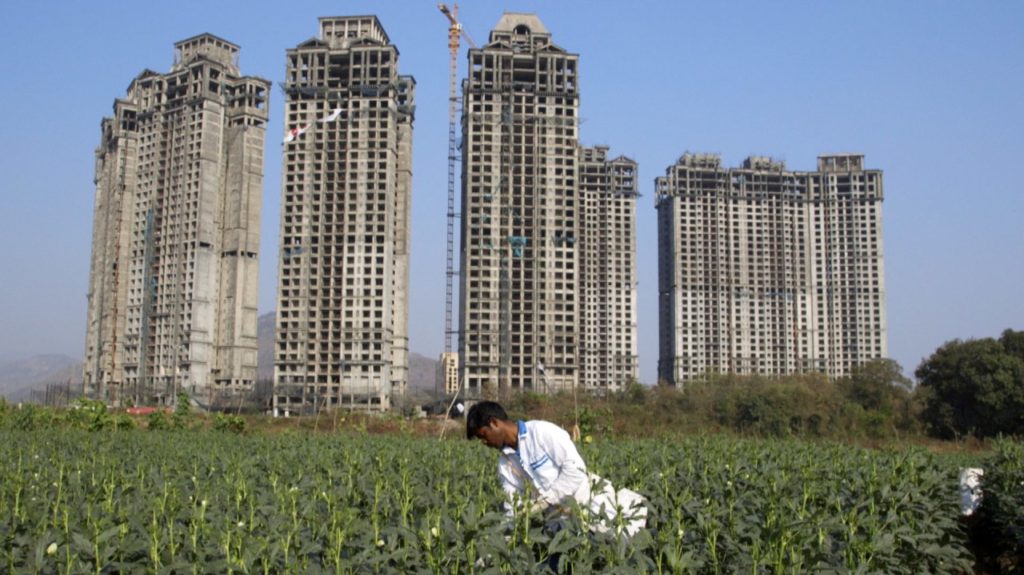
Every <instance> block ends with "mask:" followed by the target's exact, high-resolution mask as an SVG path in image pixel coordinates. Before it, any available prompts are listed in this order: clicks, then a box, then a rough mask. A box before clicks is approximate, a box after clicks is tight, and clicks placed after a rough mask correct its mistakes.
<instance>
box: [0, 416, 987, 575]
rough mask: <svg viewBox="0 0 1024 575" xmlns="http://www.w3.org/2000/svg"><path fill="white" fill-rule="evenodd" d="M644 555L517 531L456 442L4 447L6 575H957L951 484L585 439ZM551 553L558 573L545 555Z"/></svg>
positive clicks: (912, 472)
mask: <svg viewBox="0 0 1024 575" xmlns="http://www.w3.org/2000/svg"><path fill="white" fill-rule="evenodd" d="M581 452H582V454H583V456H584V459H585V460H586V461H587V463H588V466H589V467H590V469H591V470H592V471H594V472H596V473H598V474H600V475H602V476H604V477H605V478H607V479H609V480H610V481H611V482H612V483H614V484H615V485H616V486H617V487H630V488H632V489H634V490H636V491H638V492H640V493H641V494H643V495H644V496H645V497H646V498H647V499H648V500H649V507H650V516H649V518H648V528H647V529H646V530H645V531H642V532H641V533H639V534H638V535H637V536H635V537H633V538H632V539H628V540H627V539H623V538H619V537H616V536H615V535H614V534H601V535H595V534H589V533H587V532H585V531H583V530H580V529H577V528H574V526H572V525H570V527H569V528H568V529H565V530H563V531H561V532H559V533H558V534H556V535H551V534H549V533H547V532H546V531H545V529H544V527H543V525H542V524H541V523H540V522H538V521H535V520H531V519H530V518H528V517H526V518H520V519H517V520H516V521H515V522H514V524H512V525H508V524H507V523H506V520H505V517H504V514H503V513H502V511H501V496H500V489H499V487H498V482H497V477H496V460H495V458H496V452H494V451H493V450H489V449H487V448H485V447H483V446H481V445H480V444H479V443H477V442H468V441H465V440H463V439H460V438H452V439H449V440H444V441H439V440H436V439H422V438H408V437H398V436H371V435H361V434H350V435H345V434H337V435H322V434H321V435H317V434H308V433H285V434H279V435H267V436H252V437H249V436H238V435H233V434H227V433H216V432H209V431H207V432H187V431H181V432H152V431H151V432H141V431H116V432H103V433H89V432H84V431H82V432H80V431H74V430H52V431H49V430H47V431H35V432H31V433H29V432H23V431H0V572H3V573H12V574H15V573H53V574H58V573H59V574H68V575H70V574H78V573H83V574H84V573H147V574H148V573H153V574H159V573H296V574H298V573H446V574H447V573H540V572H545V571H546V570H548V569H549V568H550V567H549V566H550V565H556V566H558V565H561V566H562V567H565V566H568V565H571V567H572V573H574V574H581V573H609V572H614V573H751V574H757V573H914V574H917V573H964V572H970V571H971V565H972V560H971V556H970V554H969V552H968V551H967V550H966V548H965V546H964V543H965V536H964V534H963V532H962V530H961V528H960V527H959V523H958V513H959V508H958V495H957V479H956V478H957V469H956V468H955V467H954V468H948V467H947V466H946V465H945V464H944V463H943V462H942V461H941V460H939V459H936V458H935V457H934V456H932V455H930V454H928V453H926V452H923V451H920V450H916V449H908V450H900V451H869V450H861V449H856V448H852V447H844V446H839V445H831V444H812V443H802V442H796V441H743V440H735V439H728V438H718V437H693V438H688V439H679V440H672V441H668V440H657V441H656V440H636V441H612V442H601V441H598V442H595V443H587V444H584V445H582V446H581ZM552 557H554V559H552Z"/></svg>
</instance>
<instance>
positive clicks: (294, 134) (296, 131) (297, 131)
mask: <svg viewBox="0 0 1024 575" xmlns="http://www.w3.org/2000/svg"><path fill="white" fill-rule="evenodd" d="M342 111H343V110H342V109H341V108H335V109H334V111H332V112H331V113H330V114H327V115H326V116H324V117H323V118H320V119H319V120H317V122H319V123H321V124H323V123H326V122H333V121H335V120H337V119H338V116H340V115H341V112H342ZM312 125H313V124H306V125H305V126H302V127H301V128H292V129H291V130H288V134H287V135H285V137H284V143H285V144H287V143H288V142H292V141H294V140H295V139H296V138H298V137H299V136H301V135H302V134H304V133H306V130H308V129H309V128H310V127H312Z"/></svg>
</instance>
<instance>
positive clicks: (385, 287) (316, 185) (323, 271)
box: [274, 16, 415, 411]
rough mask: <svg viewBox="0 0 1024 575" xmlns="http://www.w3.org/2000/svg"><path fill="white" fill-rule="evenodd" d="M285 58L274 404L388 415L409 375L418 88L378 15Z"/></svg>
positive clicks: (330, 28)
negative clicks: (402, 71)
mask: <svg viewBox="0 0 1024 575" xmlns="http://www.w3.org/2000/svg"><path fill="white" fill-rule="evenodd" d="M319 22H320V34H319V36H318V37H316V38H312V39H310V40H307V41H305V42H303V43H301V44H299V45H298V46H296V47H295V48H293V49H290V50H288V52H287V70H286V77H285V82H284V85H283V87H284V91H285V94H286V101H285V123H286V136H285V142H284V144H283V150H282V156H283V163H282V180H283V182H282V201H281V234H280V239H281V260H280V263H279V267H278V272H279V273H278V290H277V325H276V330H275V331H276V334H275V336H276V337H275V343H274V383H275V392H274V406H275V407H276V408H278V409H281V410H294V411H302V410H310V409H318V408H320V407H323V406H328V407H334V406H339V407H345V406H352V407H356V408H359V409H363V408H366V409H374V410H385V409H388V408H389V407H390V406H391V404H392V401H393V399H394V397H395V396H396V395H399V394H403V393H404V392H405V388H406V385H407V378H408V377H407V372H408V309H407V306H408V284H409V211H410V201H411V184H412V127H413V115H414V106H413V99H414V89H415V82H414V81H413V79H412V77H410V76H402V75H400V74H399V71H398V55H399V54H398V49H397V48H396V47H395V45H394V44H392V43H391V41H390V40H389V38H388V35H387V33H386V32H385V31H384V28H383V27H382V26H381V24H380V22H379V21H378V19H377V18H376V17H375V16H351V17H331V18H320V20H319Z"/></svg>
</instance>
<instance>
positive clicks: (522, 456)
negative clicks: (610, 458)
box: [466, 401, 591, 517]
mask: <svg viewBox="0 0 1024 575" xmlns="http://www.w3.org/2000/svg"><path fill="white" fill-rule="evenodd" d="M466 438H467V439H479V440H481V441H482V442H483V443H484V445H486V446H488V447H492V448H494V449H497V450H499V451H501V455H500V456H498V477H499V479H500V480H501V488H502V490H503V491H504V492H505V495H506V500H505V512H506V514H508V515H509V516H510V517H511V516H512V515H513V514H514V513H516V512H517V511H520V510H529V511H530V512H531V513H538V512H543V513H549V512H558V514H559V515H563V516H564V515H568V514H569V512H570V511H571V510H572V509H573V507H574V503H575V504H579V505H588V504H589V503H590V499H591V498H590V483H591V482H590V477H588V475H587V466H586V464H584V463H583V458H582V457H580V454H579V452H578V451H577V450H576V445H575V444H574V443H573V442H572V439H571V438H570V437H569V434H568V433H566V431H565V430H564V429H562V428H561V427H559V426H557V425H555V424H554V423H550V422H548V421H517V422H513V421H509V419H508V415H506V413H505V409H504V408H502V407H501V405H499V404H497V403H495V402H493V401H482V402H480V403H477V404H476V405H474V406H473V407H471V408H470V409H469V413H468V414H466Z"/></svg>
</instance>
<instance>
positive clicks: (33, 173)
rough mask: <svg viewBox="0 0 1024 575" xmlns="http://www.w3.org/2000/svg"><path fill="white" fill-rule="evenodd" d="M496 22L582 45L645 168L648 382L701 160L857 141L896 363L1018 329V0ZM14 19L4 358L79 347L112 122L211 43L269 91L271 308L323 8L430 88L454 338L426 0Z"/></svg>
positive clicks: (443, 142)
mask: <svg viewBox="0 0 1024 575" xmlns="http://www.w3.org/2000/svg"><path fill="white" fill-rule="evenodd" d="M504 11H522V12H535V13H537V14H538V15H539V16H540V18H541V19H542V20H543V22H544V23H545V25H546V26H547V27H548V29H549V30H550V31H551V33H552V35H553V38H554V41H555V42H556V43H558V44H560V45H561V46H562V47H564V48H566V49H567V50H569V51H571V52H575V53H578V54H579V55H580V60H581V62H580V85H581V88H580V89H581V98H580V105H581V110H580V115H581V117H582V118H583V120H584V121H583V123H582V127H581V130H580V133H581V139H582V141H583V143H584V144H586V145H595V144H606V145H608V146H610V148H611V150H610V152H611V153H612V154H613V155H618V154H625V155H627V156H629V157H631V158H633V159H634V160H636V161H637V162H639V164H640V177H641V193H642V194H643V195H642V197H641V198H640V200H639V202H638V205H637V212H638V223H639V225H638V242H637V245H638V252H639V274H640V284H639V291H640V309H639V314H640V316H639V329H640V350H641V352H640V353H641V356H640V362H641V380H642V381H643V382H644V383H653V382H654V380H655V369H656V365H657V359H658V358H657V352H656V350H657V313H658V310H657V303H656V290H657V268H656V262H657V238H656V236H655V226H654V222H655V214H656V213H655V209H654V200H653V180H654V178H655V177H656V176H659V175H661V174H663V173H664V171H665V169H666V168H667V167H668V166H669V165H671V164H672V163H673V162H674V161H675V160H676V159H677V158H678V157H679V156H680V155H681V154H682V153H683V152H686V151H694V152H715V153H719V154H721V155H722V158H723V160H724V162H725V164H726V165H728V166H735V165H738V164H739V163H740V162H741V161H742V160H743V159H744V158H745V157H747V156H748V155H752V154H757V155H770V156H773V157H776V158H780V159H783V160H785V161H786V163H787V165H788V166H789V167H790V168H792V169H796V170H811V169H814V167H815V161H816V158H817V156H818V155H819V154H825V153H836V152H856V153H862V154H864V155H865V161H866V164H867V166H868V167H870V168H876V169H881V170H883V171H884V173H885V176H884V177H885V194H886V199H885V203H884V207H883V221H884V234H885V237H884V245H885V258H886V261H885V266H886V288H887V304H888V324H889V354H890V356H892V357H893V358H894V359H896V360H897V361H898V362H899V363H900V364H901V365H902V366H903V368H904V371H905V373H907V374H910V373H912V372H913V370H914V369H915V368H916V367H917V366H918V364H919V363H920V362H921V360H922V359H923V358H925V357H927V356H928V355H929V354H931V353H932V352H933V351H934V350H935V349H936V348H937V347H938V346H939V345H941V344H942V343H944V342H946V341H949V340H951V339H955V338H960V339H967V338H979V337H989V336H998V334H999V333H1000V332H1001V331H1002V330H1003V329H1006V328H1013V329H1017V330H1021V329H1024V298H1022V294H1024V178H1022V177H1021V172H1022V170H1021V168H1022V167H1024V34H1022V33H1021V30H1024V3H1021V2H1011V1H1006V2H990V1H978V2H951V1H933V2H891V1H857V2H852V1H851V2H821V1H792V2H763V1H762V2H684V1H664V2H622V1H615V2H613V1H604V0H590V1H582V0H559V1H558V2H550V1H549V2H533V1H523V2H515V3H512V2H500V1H482V0H470V1H467V2H464V3H463V4H461V5H460V19H461V20H462V21H463V23H464V25H465V27H466V30H467V31H468V32H469V33H470V35H471V36H473V38H474V39H475V40H476V41H477V43H483V42H484V41H486V39H487V36H488V33H489V31H490V29H491V27H493V26H494V24H496V23H497V21H498V19H499V17H500V15H501V13H502V12H504ZM0 14H2V15H3V21H4V22H5V24H6V26H5V30H4V34H3V35H2V36H0V82H2V88H3V89H2V91H0V110H3V112H4V122H3V124H4V128H3V130H0V175H2V178H0V182H2V183H0V186H2V187H0V201H2V206H3V209H2V210H0V245H2V246H4V249H3V250H2V251H0V270H2V271H3V275H4V277H3V280H2V281H0V359H11V358H15V357H21V356H27V355H33V354H38V353H63V354H67V355H70V356H72V357H81V356H82V353H83V349H84V339H85V311H86V302H85V293H86V286H87V281H88V274H89V251H90V237H91V225H92V209H93V191H94V188H93V184H92V177H93V169H94V164H93V151H94V149H95V147H96V145H97V144H98V142H99V135H100V132H99V123H100V120H101V118H102V117H104V116H106V115H109V114H110V112H111V107H112V104H113V101H114V99H115V98H118V97H122V96H124V94H125V89H126V88H127V86H128V84H129V82H130V81H131V80H132V78H134V77H135V76H136V75H137V74H138V73H139V72H141V71H142V70H143V69H145V68H150V69H153V70H156V71H160V72H166V71H168V70H169V69H170V66H171V64H172V59H173V45H174V43H175V42H176V41H178V40H182V39H185V38H188V37H191V36H194V35H196V34H199V33H202V32H210V33H213V34H216V35H218V36H221V37H223V38H225V39H227V40H229V41H231V42H234V43H236V44H238V45H239V46H241V60H240V61H241V67H242V71H243V73H245V74H250V75H256V76H262V77H264V78H267V79H269V80H272V81H273V82H274V83H275V88H274V91H273V93H272V96H271V104H270V106H271V118H270V126H269V131H268V136H267V154H266V172H265V186H264V203H263V224H262V247H261V255H260V265H261V272H260V297H259V302H260V304H259V307H260V313H261V314H263V313H266V312H268V311H270V310H272V309H273V308H274V298H275V282H276V273H277V270H276V262H277V257H278V224H279V220H278V218H279V216H280V212H279V204H280V173H281V172H280V165H281V158H280V152H279V150H280V148H279V142H280V139H281V136H282V134H283V131H284V127H283V123H282V114H281V110H282V104H283V102H284V98H283V94H282V92H281V91H280V89H279V88H277V83H278V82H280V81H281V80H282V79H283V76H284V62H285V55H284V53H285V50H286V49H287V48H290V47H294V46H295V45H297V44H299V43H300V42H302V41H304V40H306V39H308V38H310V37H313V36H315V35H316V34H317V29H318V25H317V17H319V16H341V15H357V14H376V15H378V16H379V17H380V20H381V22H382V23H383V25H384V27H385V29H386V30H387V32H388V34H389V35H390V37H391V39H392V41H393V42H394V43H395V44H396V45H397V46H398V48H399V50H400V52H401V57H400V68H401V72H402V73H404V74H411V75H413V76H415V78H416V81H417V94H416V96H417V101H416V104H417V119H416V124H415V135H414V138H415V139H414V181H413V197H414V199H413V220H412V226H413V237H412V259H413V263H412V269H411V288H410V293H411V296H410V297H411V300H412V301H411V306H410V307H411V317H410V334H411V335H410V347H411V349H412V350H413V351H415V352H419V353H422V354H425V355H428V356H435V355H436V354H437V353H438V352H439V351H440V350H441V348H442V346H443V331H444V275H445V269H444V265H445V245H444V234H445V231H444V230H445V198H446V190H447V184H446V181H447V180H446V177H447V171H446V170H447V160H446V155H447V91H448V50H447V45H446V43H447V24H446V20H445V19H444V17H443V16H442V15H441V13H440V12H439V11H438V10H437V7H436V3H435V2H433V1H429V0H416V1H403V2H398V1H378V2H361V1H360V2H356V1H347V2H346V1H335V2H320V1H297V2H288V3H286V2H261V1H252V0H250V1H236V0H203V1H196V0H177V1H175V2H138V1H135V2H114V1H109V0H90V1H88V2H71V1H68V2H54V1H45V0H6V1H5V2H4V4H3V7H2V8H0ZM459 70H460V74H462V73H464V70H465V61H464V55H463V56H460V61H459Z"/></svg>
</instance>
